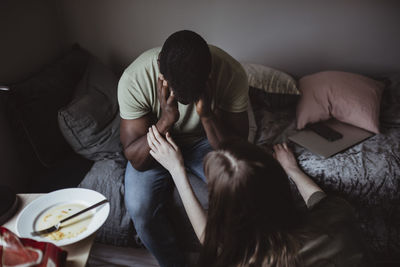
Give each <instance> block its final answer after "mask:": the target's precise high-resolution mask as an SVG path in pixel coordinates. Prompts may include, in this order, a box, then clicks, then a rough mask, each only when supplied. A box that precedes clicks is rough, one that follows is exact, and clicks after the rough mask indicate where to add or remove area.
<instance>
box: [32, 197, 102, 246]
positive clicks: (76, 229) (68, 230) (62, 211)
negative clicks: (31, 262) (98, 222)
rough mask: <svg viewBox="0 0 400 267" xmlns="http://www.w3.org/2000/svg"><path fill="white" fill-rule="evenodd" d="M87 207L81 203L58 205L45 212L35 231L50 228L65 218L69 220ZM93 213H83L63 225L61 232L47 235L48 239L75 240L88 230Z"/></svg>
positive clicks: (40, 217) (38, 220) (37, 221)
mask: <svg viewBox="0 0 400 267" xmlns="http://www.w3.org/2000/svg"><path fill="white" fill-rule="evenodd" d="M85 208H87V206H86V205H83V204H80V203H70V204H61V205H56V206H53V207H51V208H49V209H48V210H46V211H45V212H43V213H42V214H41V215H40V216H39V218H38V219H37V220H36V224H35V230H36V231H39V230H43V229H46V228H49V227H51V226H53V225H55V224H57V223H58V222H59V221H61V220H62V219H64V218H67V217H69V216H71V215H73V214H75V213H77V212H79V211H81V210H83V209H85ZM93 214H94V213H93V212H86V213H83V214H81V215H79V216H77V217H76V218H73V219H71V220H68V221H66V222H65V223H63V224H61V227H60V229H59V230H57V231H54V232H52V233H49V234H47V235H45V237H46V238H48V239H50V240H54V241H59V240H63V239H66V238H74V237H76V236H78V235H79V234H81V233H83V232H84V231H86V230H87V228H88V226H89V224H90V221H91V220H92V217H93Z"/></svg>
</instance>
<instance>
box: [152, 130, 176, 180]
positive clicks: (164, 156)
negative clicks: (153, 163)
mask: <svg viewBox="0 0 400 267" xmlns="http://www.w3.org/2000/svg"><path fill="white" fill-rule="evenodd" d="M147 143H148V144H149V147H150V155H151V156H152V157H153V158H154V159H155V160H157V161H158V163H160V164H161V165H162V166H163V167H164V168H165V169H167V170H168V171H169V172H170V173H171V171H173V170H174V169H177V167H183V157H182V153H181V151H180V150H179V148H178V146H177V145H176V144H175V142H174V140H172V138H171V135H170V134H169V132H167V134H166V139H165V138H164V137H163V136H162V135H161V134H160V133H159V132H158V130H157V128H156V127H155V126H154V125H153V126H152V127H150V128H149V132H148V133H147Z"/></svg>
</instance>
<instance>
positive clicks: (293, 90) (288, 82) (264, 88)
mask: <svg viewBox="0 0 400 267" xmlns="http://www.w3.org/2000/svg"><path fill="white" fill-rule="evenodd" d="M242 66H243V68H244V70H245V71H246V74H247V78H248V83H249V86H250V89H249V94H250V97H251V99H253V100H254V99H256V100H257V101H258V102H263V104H264V106H265V107H266V108H267V109H268V110H271V111H273V110H275V109H280V108H285V107H288V106H291V105H294V104H295V103H296V102H297V100H298V99H299V96H300V92H299V90H298V89H297V83H296V80H295V79H294V78H293V77H291V76H290V75H288V74H286V73H284V72H282V71H279V70H276V69H273V68H270V67H267V66H263V65H259V64H250V63H242Z"/></svg>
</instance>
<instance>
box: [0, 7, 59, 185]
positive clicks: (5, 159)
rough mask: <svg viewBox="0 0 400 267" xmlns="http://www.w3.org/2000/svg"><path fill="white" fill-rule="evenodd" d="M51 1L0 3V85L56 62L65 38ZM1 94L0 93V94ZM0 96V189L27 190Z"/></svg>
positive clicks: (17, 79) (22, 169) (14, 80)
mask: <svg viewBox="0 0 400 267" xmlns="http://www.w3.org/2000/svg"><path fill="white" fill-rule="evenodd" d="M59 18H60V16H59V13H58V11H57V4H56V2H55V1H53V0H35V1H32V0H1V1H0V85H2V84H9V83H13V82H17V81H20V80H22V79H24V78H25V77H27V76H29V74H30V73H34V72H36V71H38V70H39V69H40V68H41V67H43V65H44V64H46V63H49V62H51V61H52V60H54V58H56V57H57V56H58V55H59V54H60V51H61V50H62V49H63V48H64V47H65V44H66V42H65V38H64V37H65V34H64V30H63V27H62V24H61V21H60V20H59ZM0 94H1V91H0ZM2 100H3V99H2V96H1V95H0V185H4V184H6V185H9V186H11V187H13V188H14V189H15V190H16V191H18V192H24V191H26V189H27V185H28V181H27V180H26V179H25V177H26V175H25V171H26V170H25V168H24V162H21V161H20V160H19V158H18V156H17V154H16V153H15V151H14V147H15V142H17V140H14V139H13V136H12V133H11V132H10V131H9V128H8V125H7V123H6V118H5V116H4V112H3V108H4V103H3V102H2Z"/></svg>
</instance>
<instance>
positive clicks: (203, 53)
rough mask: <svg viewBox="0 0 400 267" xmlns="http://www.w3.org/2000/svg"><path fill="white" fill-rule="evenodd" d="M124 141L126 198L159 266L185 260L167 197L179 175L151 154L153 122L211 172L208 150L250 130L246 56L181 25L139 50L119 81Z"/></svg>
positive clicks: (192, 164)
mask: <svg viewBox="0 0 400 267" xmlns="http://www.w3.org/2000/svg"><path fill="white" fill-rule="evenodd" d="M118 102H119V106H120V115H121V142H122V145H123V147H124V153H125V156H126V158H127V159H128V160H129V161H128V165H127V169H126V173H125V203H126V207H127V210H128V213H129V215H130V217H131V218H132V220H133V222H134V225H135V228H136V230H137V233H138V234H139V237H140V239H141V241H142V242H143V244H144V245H145V246H146V248H147V249H148V250H149V251H150V252H151V253H152V254H153V255H154V256H155V257H156V259H157V260H158V262H159V263H160V265H161V266H185V261H184V257H183V253H182V251H180V249H179V248H178V245H177V241H176V238H175V235H174V233H173V232H172V229H171V225H170V222H169V221H168V220H167V216H166V211H165V205H166V203H167V199H168V198H169V197H170V196H171V195H170V194H171V192H172V188H173V181H172V179H171V176H170V174H169V172H168V171H167V170H165V169H164V168H163V167H162V166H161V165H159V164H158V163H156V161H155V160H154V159H153V158H152V156H151V155H150V154H149V151H150V148H149V146H148V144H147V132H148V128H149V127H151V125H155V126H156V127H157V129H158V131H159V132H160V133H161V134H163V135H165V134H166V133H167V132H169V134H171V136H173V138H174V140H176V142H177V144H178V145H179V147H180V149H181V151H182V153H183V156H184V157H185V164H186V167H187V169H189V170H190V171H191V172H192V173H193V174H195V175H196V176H198V177H200V178H201V179H203V180H205V177H204V173H203V166H202V162H203V157H204V156H205V155H206V154H207V153H208V152H209V151H211V150H212V149H215V148H218V146H219V144H220V143H221V142H222V141H223V140H226V139H227V138H244V139H246V138H247V135H248V117H247V103H248V84H247V77H246V73H245V72H244V70H243V69H242V67H241V65H240V63H238V62H237V61H236V60H235V59H233V58H232V57H231V56H230V55H228V54H227V53H226V52H224V51H223V50H221V49H219V48H217V47H215V46H211V45H207V43H206V41H205V40H204V39H203V38H202V37H201V36H200V35H198V34H196V33H194V32H192V31H187V30H184V31H178V32H176V33H174V34H172V35H171V36H170V37H168V39H167V40H166V41H165V43H164V45H163V46H162V48H160V47H158V48H154V49H150V50H148V51H146V52H144V53H143V54H142V55H140V56H139V57H138V58H137V59H136V60H135V61H134V62H133V63H132V64H131V65H130V66H129V67H128V68H127V69H126V70H125V72H124V73H123V75H122V77H121V80H120V81H119V85H118Z"/></svg>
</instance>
